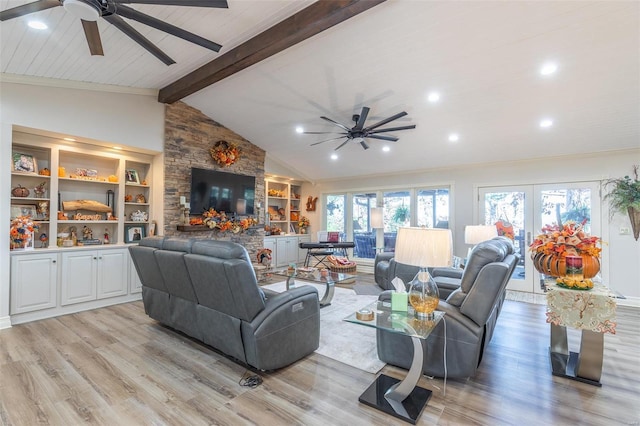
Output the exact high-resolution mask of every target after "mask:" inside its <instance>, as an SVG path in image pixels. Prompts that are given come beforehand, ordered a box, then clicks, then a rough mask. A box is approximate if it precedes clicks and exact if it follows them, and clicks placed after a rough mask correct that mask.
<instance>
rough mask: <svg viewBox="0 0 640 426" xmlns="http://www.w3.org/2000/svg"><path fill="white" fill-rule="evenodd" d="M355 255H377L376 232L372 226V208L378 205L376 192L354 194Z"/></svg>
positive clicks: (367, 256) (365, 256) (366, 257)
mask: <svg viewBox="0 0 640 426" xmlns="http://www.w3.org/2000/svg"><path fill="white" fill-rule="evenodd" d="M352 203H353V207H352V212H353V242H354V243H355V248H354V250H353V255H354V256H355V257H359V258H364V259H373V258H375V257H376V250H375V247H376V232H375V229H372V228H371V209H372V208H375V207H376V194H375V193H369V194H354V195H353V201H352Z"/></svg>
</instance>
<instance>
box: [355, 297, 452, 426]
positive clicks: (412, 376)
mask: <svg viewBox="0 0 640 426" xmlns="http://www.w3.org/2000/svg"><path fill="white" fill-rule="evenodd" d="M363 312H371V314H372V315H371V319H359V318H358V317H359V316H360V314H362V313H363ZM444 315H445V314H444V312H438V311H436V312H434V315H433V318H430V319H421V318H417V317H415V316H414V311H413V309H412V308H411V307H409V308H408V311H407V312H402V311H392V310H391V303H390V302H381V301H378V302H374V303H372V304H371V305H368V306H366V307H365V308H363V309H361V310H359V311H358V312H354V313H353V314H351V315H349V316H348V317H347V318H345V319H344V321H348V322H352V323H355V324H360V325H364V326H367V327H373V328H376V329H380V330H385V331H388V332H391V333H398V334H403V335H405V336H409V337H411V341H412V343H413V359H412V361H411V367H410V368H409V371H408V372H407V375H406V377H405V378H404V379H403V380H398V379H395V378H393V377H389V376H387V375H385V374H380V375H379V376H378V377H377V378H376V380H375V381H374V382H373V383H372V384H371V386H369V387H368V388H367V390H365V391H364V393H363V394H362V395H360V398H358V401H360V402H362V403H363V404H366V405H368V406H370V407H373V408H377V409H378V410H381V411H384V412H385V413H387V414H390V415H392V416H394V417H397V418H399V419H402V420H405V421H407V422H409V423H412V424H416V421H417V420H418V417H420V414H421V413H422V410H423V409H424V407H425V406H426V405H427V402H428V401H429V398H431V391H430V390H428V389H425V388H422V387H420V386H417V384H418V380H420V377H421V376H422V362H423V359H424V353H423V349H422V340H426V339H427V338H428V337H429V335H430V334H431V332H432V331H433V330H434V329H435V328H436V326H437V325H438V323H440V321H441V320H442V318H443V317H444Z"/></svg>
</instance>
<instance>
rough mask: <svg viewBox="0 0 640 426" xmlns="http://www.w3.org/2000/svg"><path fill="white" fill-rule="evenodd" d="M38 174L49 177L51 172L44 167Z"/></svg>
mask: <svg viewBox="0 0 640 426" xmlns="http://www.w3.org/2000/svg"><path fill="white" fill-rule="evenodd" d="M38 174H39V175H40V176H51V170H49V169H47V168H46V167H45V168H44V169H42V170H40V171H39V172H38ZM42 235H45V234H42Z"/></svg>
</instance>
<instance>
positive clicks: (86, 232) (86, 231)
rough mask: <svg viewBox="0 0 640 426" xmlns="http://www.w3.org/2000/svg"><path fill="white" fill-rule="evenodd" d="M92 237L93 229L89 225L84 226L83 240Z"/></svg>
mask: <svg viewBox="0 0 640 426" xmlns="http://www.w3.org/2000/svg"><path fill="white" fill-rule="evenodd" d="M92 238H93V229H91V228H89V227H88V226H87V225H85V226H84V227H83V228H82V239H83V240H90V239H92Z"/></svg>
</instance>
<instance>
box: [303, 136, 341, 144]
mask: <svg viewBox="0 0 640 426" xmlns="http://www.w3.org/2000/svg"><path fill="white" fill-rule="evenodd" d="M344 137H345V136H340V137H337V138H331V139H325V140H323V141H320V142H314V143H312V144H311V145H310V146H314V145H320V144H321V143H325V142H329V141H337V140H338V139H342V138H344ZM348 140H349V139H347V141H348Z"/></svg>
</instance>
